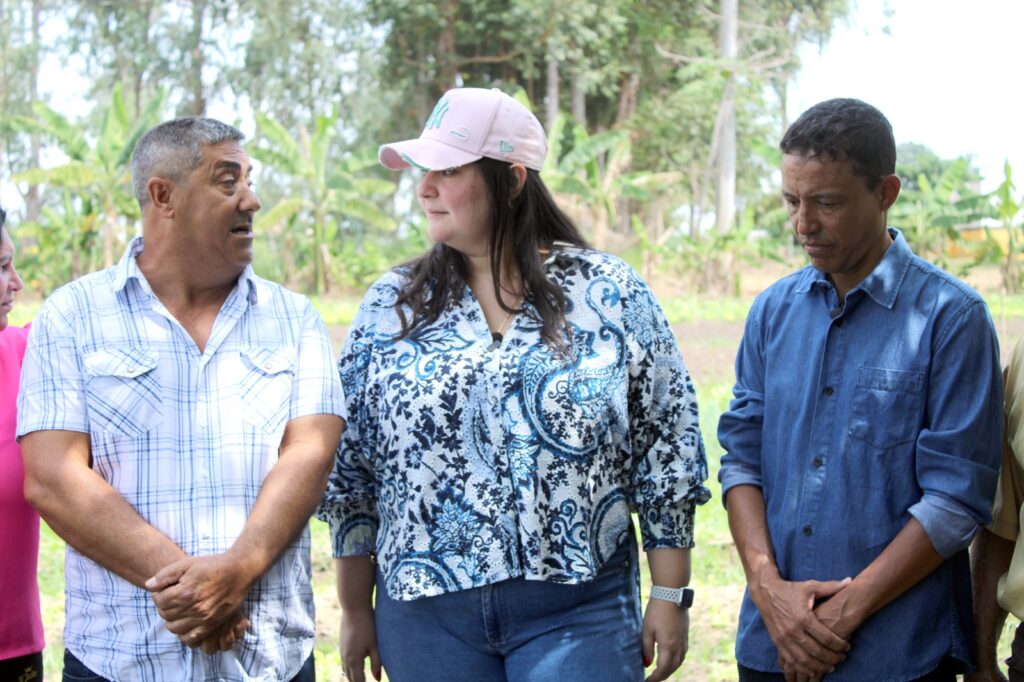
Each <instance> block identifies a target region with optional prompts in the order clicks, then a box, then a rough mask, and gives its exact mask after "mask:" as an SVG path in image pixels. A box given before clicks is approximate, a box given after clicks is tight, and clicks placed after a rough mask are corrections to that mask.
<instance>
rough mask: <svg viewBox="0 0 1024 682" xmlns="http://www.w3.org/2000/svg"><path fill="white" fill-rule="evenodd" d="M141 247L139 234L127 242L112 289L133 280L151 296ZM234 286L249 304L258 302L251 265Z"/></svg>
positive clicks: (122, 286) (257, 291) (257, 290)
mask: <svg viewBox="0 0 1024 682" xmlns="http://www.w3.org/2000/svg"><path fill="white" fill-rule="evenodd" d="M143 248H144V247H143V243H142V236H141V235H139V236H137V237H135V238H134V239H132V241H131V243H129V244H128V248H127V249H125V252H124V255H123V256H121V260H120V261H118V263H117V265H116V266H115V267H114V281H113V288H114V291H121V290H122V289H124V288H125V287H127V286H128V282H130V281H131V280H135V282H136V283H137V284H138V286H139V287H140V288H141V289H142V291H144V292H145V293H146V294H148V295H149V296H153V290H152V289H151V288H150V287H149V282H148V281H146V276H145V275H144V274H142V270H140V269H139V263H138V256H139V254H140V253H142V249H143ZM235 286H236V288H237V289H239V290H240V291H244V292H246V299H247V300H248V301H249V305H256V304H257V303H258V302H259V290H260V286H259V282H258V281H257V280H256V275H255V273H254V272H253V269H252V265H246V266H245V269H244V270H242V273H241V274H240V275H239V276H238V283H237V284H236V285H235Z"/></svg>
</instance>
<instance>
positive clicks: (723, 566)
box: [11, 294, 1024, 682]
mask: <svg viewBox="0 0 1024 682" xmlns="http://www.w3.org/2000/svg"><path fill="white" fill-rule="evenodd" d="M988 301H989V305H990V310H991V311H992V316H993V318H994V320H995V321H996V325H997V329H999V331H1000V335H1001V337H1002V340H1003V346H1004V351H1005V350H1008V349H1009V348H1010V347H1012V343H1011V341H1012V340H1013V337H1012V335H1011V333H1010V332H1007V329H1009V327H1011V326H1012V327H1014V328H1016V329H1019V328H1020V326H1021V325H1020V322H1021V319H1020V318H1024V295H1016V296H1001V295H998V294H993V295H989V296H988ZM314 305H315V306H316V307H317V309H318V310H319V311H320V313H321V315H322V316H323V317H324V319H325V321H326V322H327V323H328V324H329V325H332V326H334V327H338V326H345V325H347V324H349V323H350V322H351V319H352V316H353V315H354V314H355V310H356V308H357V307H358V300H357V299H354V298H353V299H340V300H335V299H317V300H314ZM749 305H750V300H749V299H743V300H741V299H707V298H699V297H680V298H674V299H669V300H665V301H663V306H664V308H665V311H666V314H667V316H668V318H669V319H670V320H671V321H672V322H673V323H681V322H685V323H694V322H698V323H699V322H702V321H706V322H709V323H714V324H712V325H709V328H708V332H707V333H702V332H704V330H700V331H699V332H698V336H700V337H701V338H691V339H690V340H689V342H688V340H687V339H685V338H682V337H680V344H681V346H682V349H683V353H684V356H688V348H692V347H693V346H695V345H698V344H700V345H701V346H702V347H703V348H706V349H711V350H712V351H714V352H713V353H712V355H713V357H715V358H724V360H715V361H714V362H711V363H710V364H713V365H714V366H709V367H701V370H702V374H703V376H704V379H703V380H702V381H701V382H700V383H698V396H699V399H700V409H701V415H702V416H701V427H702V431H703V433H704V438H705V444H706V447H707V455H708V463H709V467H710V477H709V481H708V487H709V488H710V489H711V490H712V493H713V494H714V497H712V499H711V501H710V502H708V504H706V505H704V506H703V507H701V508H700V509H699V510H698V512H697V547H696V549H695V550H694V552H693V586H694V588H695V590H696V593H697V597H696V603H695V606H694V609H693V611H692V615H691V628H690V651H689V655H688V656H687V660H686V663H684V665H683V667H682V668H681V669H680V670H679V671H678V672H677V673H676V675H674V676H673V677H672V680H674V681H676V682H679V681H681V680H701V681H708V682H717V681H719V680H734V679H735V678H736V672H735V670H736V669H735V659H734V657H733V645H734V640H735V633H736V617H737V614H738V611H739V603H740V599H741V598H742V595H743V586H744V577H743V571H742V568H741V566H740V564H739V560H738V558H737V556H736V552H735V549H734V547H733V545H732V540H731V537H730V534H729V527H728V521H727V518H726V514H725V511H724V509H723V507H722V504H721V500H720V498H719V489H718V485H717V470H718V460H719V457H720V456H721V449H720V447H719V445H718V443H717V440H716V438H715V432H716V428H717V421H718V416H719V415H720V414H721V413H722V411H723V410H724V409H725V408H726V406H727V404H728V401H729V398H730V396H731V388H732V382H733V376H732V369H731V361H732V357H731V356H732V354H733V353H734V349H735V344H736V341H737V338H738V337H737V334H738V333H739V332H738V330H737V328H736V327H735V326H733V327H730V328H729V329H727V330H724V331H719V327H721V324H720V323H738V322H741V321H742V320H743V319H744V317H745V315H746V313H747V310H748V309H749ZM38 308H39V303H38V302H33V301H19V304H18V306H17V307H16V308H15V310H14V312H13V313H12V315H11V322H12V323H13V324H24V323H25V322H27V321H29V320H31V319H32V317H33V316H34V315H35V314H36V312H37V311H38ZM1010 323H1012V324H1010ZM715 325H718V326H715ZM1008 325H1009V326H1008ZM688 360H689V357H688ZM311 528H312V538H313V567H314V579H313V591H314V598H315V601H316V607H317V643H316V649H315V655H316V662H317V674H318V678H319V679H321V680H327V681H328V682H336V681H337V680H340V679H341V660H340V657H339V654H338V649H337V631H338V616H339V610H338V605H337V598H336V596H335V593H334V575H333V561H332V559H331V554H330V540H329V537H328V532H327V528H326V526H325V525H324V524H322V523H320V522H319V521H315V520H314V521H313V522H312V523H311ZM63 552H64V545H63V542H62V541H61V540H60V539H59V538H57V537H56V536H55V535H54V534H53V533H52V531H50V530H49V529H48V528H45V527H44V529H43V533H42V541H41V548H40V572H39V584H40V590H41V592H42V607H43V619H44V623H45V624H46V633H47V642H48V646H47V649H46V653H45V659H46V663H45V665H46V669H47V673H46V680H59V679H60V661H61V657H62V645H61V639H60V633H61V630H62V627H63V622H64V614H63V604H64V594H63V571H64V555H63ZM642 570H643V575H644V584H645V590H646V589H647V584H648V582H649V581H648V580H647V578H646V576H647V573H646V566H644V567H643V569H642ZM1010 621H1011V623H1009V624H1008V625H1007V626H1006V629H1005V630H1004V632H1003V637H1002V640H1001V644H1000V653H1001V657H1002V658H1005V657H1006V656H1007V655H1008V654H1009V641H1010V638H1011V637H1012V628H1013V627H1014V626H1015V624H1016V620H1015V619H1013V618H1012V617H1011V618H1010Z"/></svg>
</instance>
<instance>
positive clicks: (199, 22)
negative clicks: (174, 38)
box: [188, 0, 207, 116]
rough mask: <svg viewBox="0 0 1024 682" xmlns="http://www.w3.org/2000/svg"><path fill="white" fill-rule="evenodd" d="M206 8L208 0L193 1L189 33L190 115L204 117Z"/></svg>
mask: <svg viewBox="0 0 1024 682" xmlns="http://www.w3.org/2000/svg"><path fill="white" fill-rule="evenodd" d="M206 6H207V0H192V30H191V32H190V33H189V47H190V48H191V51H192V54H191V59H190V60H189V71H188V84H189V90H191V95H192V100H191V102H190V103H189V105H188V113H189V114H191V115H192V116H203V115H204V114H205V113H206V95H205V94H204V93H203V62H204V59H203V20H204V19H205V17H206Z"/></svg>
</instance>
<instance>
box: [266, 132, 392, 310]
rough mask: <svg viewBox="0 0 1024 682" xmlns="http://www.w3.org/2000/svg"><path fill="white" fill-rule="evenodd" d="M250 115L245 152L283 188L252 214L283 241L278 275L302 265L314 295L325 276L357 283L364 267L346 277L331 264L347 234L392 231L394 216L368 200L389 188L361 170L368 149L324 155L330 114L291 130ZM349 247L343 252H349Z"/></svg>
mask: <svg viewBox="0 0 1024 682" xmlns="http://www.w3.org/2000/svg"><path fill="white" fill-rule="evenodd" d="M256 122H257V125H258V127H259V138H258V139H257V141H256V144H255V146H253V147H251V148H250V152H251V154H252V155H253V157H254V158H256V159H259V160H260V161H262V162H263V163H264V165H265V168H264V170H263V172H264V173H265V174H266V177H267V178H268V179H271V178H272V179H274V180H277V181H278V183H277V185H278V187H280V188H282V189H283V193H284V194H283V196H282V197H281V198H280V199H279V200H278V202H277V203H276V204H275V205H274V206H273V207H272V208H270V209H269V210H268V211H267V212H266V213H264V214H263V215H262V216H260V217H259V220H260V225H262V226H263V227H264V228H265V229H266V230H267V231H268V232H269V234H270V235H272V236H276V237H278V238H280V239H281V240H282V241H283V247H284V249H286V253H287V260H286V261H285V263H286V266H287V267H286V268H285V271H284V276H285V279H286V280H287V281H289V282H295V280H296V278H297V275H298V273H299V272H301V271H303V270H304V269H305V267H304V266H305V265H306V264H308V265H309V266H310V268H309V269H310V270H311V277H310V279H311V281H310V282H308V283H307V285H308V286H310V288H311V289H312V291H313V292H314V293H316V294H321V293H324V292H326V291H327V290H328V288H329V282H330V280H331V279H334V280H335V281H344V280H346V279H348V280H349V281H350V282H352V281H359V282H362V281H363V279H364V278H365V276H366V275H365V272H360V274H359V276H358V277H356V278H355V280H353V279H352V278H348V277H346V276H345V274H344V269H342V268H340V267H339V266H338V265H333V264H332V263H335V262H336V261H334V260H333V259H334V255H337V254H338V253H339V251H343V250H344V248H345V244H346V243H347V242H348V240H349V239H350V238H356V239H365V238H366V237H367V235H368V234H369V233H370V232H371V231H376V232H377V233H384V234H386V233H392V232H393V231H394V225H395V223H394V220H393V219H392V218H391V217H390V216H388V214H387V213H386V212H385V211H384V210H383V209H382V208H381V206H380V204H379V203H377V201H375V200H374V197H380V196H387V195H390V194H391V193H392V192H393V190H394V185H393V184H392V183H390V182H388V181H385V180H381V179H379V178H374V177H369V176H364V175H362V174H363V173H364V172H366V171H367V170H368V169H370V168H376V165H377V164H376V158H375V155H373V154H371V153H369V152H361V153H348V154H346V155H345V156H343V157H341V158H336V157H334V158H332V157H331V151H332V145H333V142H334V140H335V138H336V135H337V132H336V126H337V122H338V121H337V114H332V115H331V116H317V117H316V119H315V120H314V126H313V130H312V132H310V131H308V130H307V129H306V128H305V127H300V128H299V132H298V135H297V136H294V135H292V134H291V133H289V132H288V131H287V130H286V129H285V128H284V126H282V125H281V124H280V123H278V122H277V121H276V120H274V119H273V118H271V117H270V116H267V115H265V114H261V113H257V114H256ZM329 159H330V160H329ZM303 226H306V229H303ZM354 253H355V252H353V251H351V250H350V251H349V255H352V254H354ZM332 254H334V255H332ZM343 262H348V261H343ZM352 266H353V267H355V268H356V269H357V270H365V269H366V267H365V266H366V264H365V263H360V262H358V261H357V260H356V261H353V262H352ZM372 267H373V268H376V267H379V263H377V262H374V263H373V265H372ZM378 272H379V271H378Z"/></svg>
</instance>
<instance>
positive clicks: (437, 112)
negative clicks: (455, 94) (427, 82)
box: [424, 97, 448, 128]
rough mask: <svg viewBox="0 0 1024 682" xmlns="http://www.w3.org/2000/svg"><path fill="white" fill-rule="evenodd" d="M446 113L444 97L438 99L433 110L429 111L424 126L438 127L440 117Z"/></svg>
mask: <svg viewBox="0 0 1024 682" xmlns="http://www.w3.org/2000/svg"><path fill="white" fill-rule="evenodd" d="M447 113H448V98H447V97H445V98H443V99H442V100H441V101H439V102H438V103H437V104H436V105H435V106H434V110H433V111H432V112H430V118H428V119H427V125H425V126H424V128H440V127H441V119H442V118H444V115H445V114H447Z"/></svg>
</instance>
